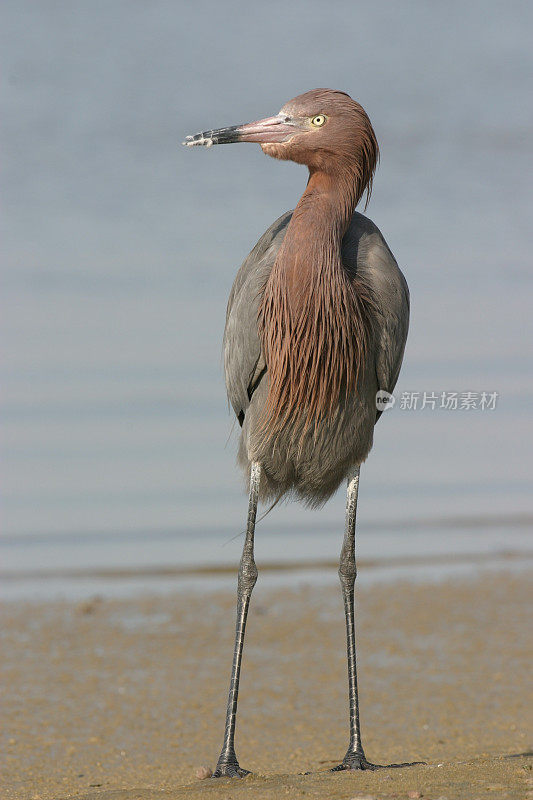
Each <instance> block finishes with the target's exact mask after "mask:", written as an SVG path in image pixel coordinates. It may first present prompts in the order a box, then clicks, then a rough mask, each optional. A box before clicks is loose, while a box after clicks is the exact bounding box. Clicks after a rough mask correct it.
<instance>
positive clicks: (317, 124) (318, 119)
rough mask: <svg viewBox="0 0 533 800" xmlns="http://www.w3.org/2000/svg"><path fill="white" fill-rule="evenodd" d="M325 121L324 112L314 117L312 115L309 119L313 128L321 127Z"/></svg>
mask: <svg viewBox="0 0 533 800" xmlns="http://www.w3.org/2000/svg"><path fill="white" fill-rule="evenodd" d="M325 121H326V118H325V116H324V114H317V115H316V117H313V119H312V120H311V125H313V126H314V127H315V128H321V127H322V125H323V124H324V122H325Z"/></svg>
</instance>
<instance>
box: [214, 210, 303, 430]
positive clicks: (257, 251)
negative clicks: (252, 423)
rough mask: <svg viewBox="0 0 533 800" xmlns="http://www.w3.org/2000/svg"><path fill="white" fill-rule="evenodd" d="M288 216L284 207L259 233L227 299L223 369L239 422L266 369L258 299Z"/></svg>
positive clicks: (290, 212) (288, 213)
mask: <svg viewBox="0 0 533 800" xmlns="http://www.w3.org/2000/svg"><path fill="white" fill-rule="evenodd" d="M291 216H292V211H287V212H286V213H285V214H283V215H282V216H281V217H280V218H279V219H277V220H276V221H275V222H274V223H273V224H272V225H271V226H270V228H269V229H268V230H267V231H265V233H264V234H263V235H262V236H261V238H260V239H259V241H258V242H257V244H256V246H255V247H254V249H253V250H252V252H251V253H250V254H249V255H248V256H247V258H246V259H245V260H244V262H243V264H242V266H241V268H240V269H239V271H238V273H237V275H236V277H235V281H234V283H233V287H232V289H231V292H230V296H229V300H228V308H227V312H226V327H225V330H224V372H225V377H226V390H227V393H228V399H229V401H230V403H231V405H232V407H233V410H234V411H235V414H236V416H237V419H238V420H239V423H240V424H241V425H242V423H243V421H244V415H245V413H246V409H247V408H248V406H249V405H250V400H251V397H252V395H253V393H254V391H255V390H256V389H257V387H258V386H259V383H260V381H261V380H262V379H263V377H264V375H265V373H266V365H265V361H264V358H263V355H262V353H261V343H260V341H259V334H258V330H257V315H258V312H259V302H260V299H261V296H262V293H263V289H264V286H265V283H266V281H267V279H268V276H269V275H270V272H271V270H272V267H273V265H274V261H275V259H276V255H277V253H278V250H279V248H280V246H281V243H282V241H283V237H284V236H285V231H286V229H287V225H288V224H289V221H290V218H291Z"/></svg>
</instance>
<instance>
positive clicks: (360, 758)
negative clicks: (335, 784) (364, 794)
mask: <svg viewBox="0 0 533 800" xmlns="http://www.w3.org/2000/svg"><path fill="white" fill-rule="evenodd" d="M381 766H382V765H381V764H372V763H371V762H370V761H367V759H366V756H365V754H364V753H363V751H362V750H357V751H356V752H355V753H354V752H350V751H348V752H347V753H346V755H345V756H344V758H343V760H342V764H338V765H337V766H336V767H333V768H332V769H331V772H341V771H342V770H345V769H353V770H357V769H369V770H374V769H380V767H381Z"/></svg>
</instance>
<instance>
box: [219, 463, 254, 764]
mask: <svg viewBox="0 0 533 800" xmlns="http://www.w3.org/2000/svg"><path fill="white" fill-rule="evenodd" d="M260 477H261V466H260V464H258V463H257V462H256V461H254V462H252V467H251V472H250V499H249V503H248V520H247V524H246V538H245V540H244V547H243V551H242V557H241V563H240V567H239V578H238V584H237V625H236V629H235V649H234V651H233V666H232V668H231V681H230V687H229V696H228V708H227V711H226V730H225V733H224V744H223V745H222V752H221V753H220V758H219V759H218V763H217V767H216V769H215V772H214V773H213V777H214V778H220V777H222V776H228V777H231V778H242V777H243V776H244V775H248V773H249V771H248V770H246V769H241V767H240V766H239V762H238V761H237V756H236V755H235V744H234V742H235V720H236V718H237V698H238V694H239V676H240V672H241V658H242V647H243V644H244V632H245V628H246V617H247V615H248V606H249V605H250V597H251V596H252V589H253V588H254V586H255V582H256V581H257V567H256V565H255V560H254V530H255V517H256V513H257V498H258V495H259V480H260Z"/></svg>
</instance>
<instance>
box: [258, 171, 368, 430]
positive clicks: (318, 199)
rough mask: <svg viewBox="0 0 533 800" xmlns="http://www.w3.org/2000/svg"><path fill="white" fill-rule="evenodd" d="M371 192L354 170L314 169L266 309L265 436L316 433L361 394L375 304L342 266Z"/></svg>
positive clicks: (262, 327) (262, 317) (262, 324)
mask: <svg viewBox="0 0 533 800" xmlns="http://www.w3.org/2000/svg"><path fill="white" fill-rule="evenodd" d="M365 188H366V187H365V186H362V187H361V186H360V184H359V182H358V180H357V175H354V174H353V173H352V172H350V171H346V170H344V171H342V172H340V173H339V174H331V173H326V172H324V171H321V170H311V172H310V177H309V182H308V184H307V188H306V190H305V192H304V194H303V195H302V198H301V199H300V202H299V203H298V205H297V207H296V209H295V211H294V213H293V216H292V219H291V221H290V223H289V226H288V228H287V232H286V234H285V238H284V240H283V244H282V246H281V247H280V250H279V252H278V255H277V258H276V261H275V263H274V266H273V268H272V272H271V274H270V276H269V279H268V281H267V283H266V286H265V291H264V295H263V299H262V303H261V306H260V309H259V331H260V336H261V341H262V346H263V352H264V355H265V360H266V364H267V368H268V373H269V394H268V399H267V404H266V409H265V412H266V414H265V422H264V430H265V432H266V433H267V435H274V434H275V432H276V430H278V429H279V428H280V427H281V426H282V425H285V424H287V423H297V422H299V421H300V420H303V421H304V427H309V426H312V427H315V426H316V425H317V423H318V422H319V420H320V419H322V418H324V417H331V416H333V414H334V413H335V410H336V408H337V407H338V405H339V402H342V399H343V397H345V396H346V395H347V394H349V393H351V392H352V391H356V390H357V376H358V372H359V368H360V365H361V364H362V363H363V358H364V355H365V351H366V347H367V340H368V335H369V331H368V314H367V311H366V309H367V308H368V305H367V304H368V303H369V302H371V298H370V296H369V294H368V291H367V290H366V289H365V287H364V286H362V285H361V284H360V283H359V282H358V280H357V277H356V278H355V279H354V277H353V276H349V275H348V273H347V271H346V269H345V268H344V266H343V263H342V255H341V248H342V238H343V236H344V234H345V233H346V230H347V228H348V226H349V224H350V220H351V218H352V215H353V212H354V209H355V206H356V204H357V202H358V200H359V198H360V196H361V194H362V193H363V191H364V189H365Z"/></svg>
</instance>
